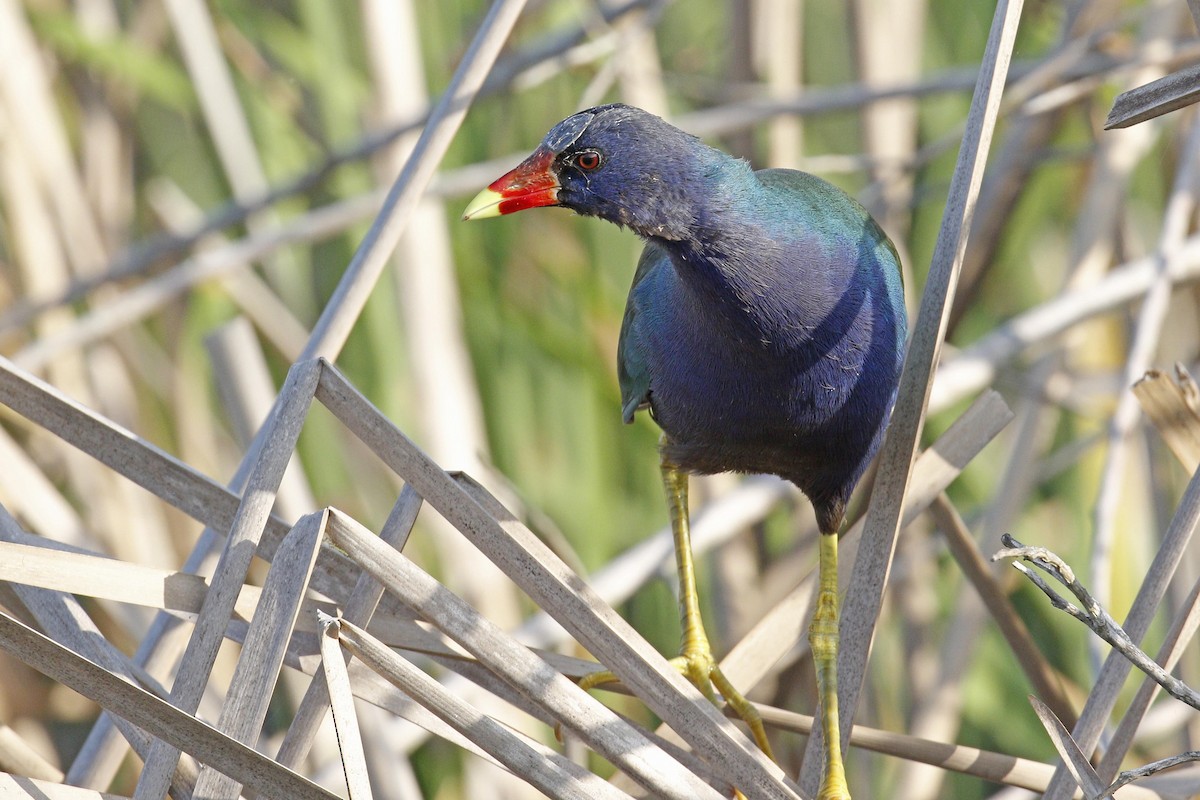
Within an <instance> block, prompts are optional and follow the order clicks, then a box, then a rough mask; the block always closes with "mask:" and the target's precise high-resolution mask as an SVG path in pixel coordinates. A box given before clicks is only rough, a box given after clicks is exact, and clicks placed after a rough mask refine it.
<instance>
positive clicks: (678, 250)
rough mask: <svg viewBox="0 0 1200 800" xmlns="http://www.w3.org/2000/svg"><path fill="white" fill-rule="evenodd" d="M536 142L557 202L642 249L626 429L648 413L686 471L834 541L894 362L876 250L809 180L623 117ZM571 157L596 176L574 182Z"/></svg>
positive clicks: (890, 264) (578, 175)
mask: <svg viewBox="0 0 1200 800" xmlns="http://www.w3.org/2000/svg"><path fill="white" fill-rule="evenodd" d="M564 129H565V130H567V131H569V134H568V135H563V133H562V131H563V130H564ZM556 138H557V139H558V140H560V141H558V142H555V141H554V140H555V139H556ZM568 138H569V140H570V141H569V143H568V144H567V145H566V146H565V147H563V146H562V143H561V140H562V139H568ZM547 140H548V142H553V143H554V145H555V146H556V147H557V148H561V149H558V152H557V155H556V164H557V170H558V181H559V184H560V186H561V188H560V189H559V190H558V197H557V202H558V204H559V205H563V206H566V207H568V208H572V209H574V210H576V211H578V212H579V213H581V214H588V215H592V216H600V217H603V218H605V219H608V220H610V221H613V222H616V223H618V224H622V225H625V226H628V227H630V228H631V229H633V230H634V231H636V232H637V233H638V234H640V235H641V236H642V237H644V238H645V239H646V240H647V244H646V248H645V250H644V252H643V254H642V258H641V260H640V262H639V264H638V268H637V271H636V273H635V275H634V279H633V286H632V288H631V290H630V293H629V301H628V305H627V307H626V311H625V320H624V324H623V326H622V331H621V339H620V343H619V348H618V373H619V375H620V379H621V394H622V405H623V413H624V416H625V419H626V421H629V420H631V419H632V416H633V412H634V410H635V409H637V408H642V407H647V406H648V407H649V408H650V410H651V413H652V414H653V416H654V419H655V420H656V421H657V422H658V424H659V425H660V426H661V427H662V429H663V431H664V432H665V433H666V434H667V437H666V441H665V443H664V455H665V456H666V457H667V458H668V459H670V460H671V461H673V462H674V463H676V464H677V465H678V466H680V467H682V468H684V469H686V470H688V471H692V472H702V473H711V472H725V471H739V472H766V473H773V474H776V475H780V476H782V477H784V478H787V479H789V480H791V481H793V482H795V483H796V484H797V485H798V486H799V487H800V488H801V489H802V490H803V491H804V492H805V494H807V495H808V496H809V498H810V499H811V500H812V502H813V504H814V506H815V507H816V509H817V513H818V515H819V516H820V517H821V519H820V522H821V528H822V530H824V531H826V532H829V531H836V530H837V527H838V525H839V524H840V521H841V516H842V512H843V510H844V507H845V502H846V500H847V499H848V497H849V495H850V492H851V490H852V489H853V488H854V485H855V483H856V482H857V481H858V479H859V478H860V477H861V476H862V473H863V470H864V469H865V467H866V465H867V463H868V462H869V461H870V459H871V457H872V456H873V455H874V453H875V451H876V449H877V448H878V445H879V441H880V438H881V435H882V431H883V428H884V426H885V424H886V421H887V418H888V414H889V413H890V410H891V406H892V402H893V400H894V399H895V387H896V383H897V380H898V378H899V374H900V365H901V360H902V357H903V349H904V341H905V335H906V331H907V324H906V319H905V313H904V301H903V290H902V287H901V283H900V269H899V259H898V257H897V255H896V251H895V248H894V247H893V246H892V244H891V242H890V241H888V238H887V236H886V235H885V234H884V233H883V231H882V230H880V228H879V226H878V225H876V224H875V222H874V220H872V219H871V217H870V216H869V215H868V214H867V212H866V211H865V210H864V209H863V208H862V206H860V205H859V204H858V203H856V202H855V201H854V200H853V199H851V198H850V197H849V196H848V195H846V193H845V192H843V191H842V190H840V189H838V188H836V187H835V186H833V185H831V184H829V183H827V182H825V181H823V180H821V179H820V178H817V177H814V176H812V175H808V174H806V173H803V172H797V171H794V170H783V169H771V170H760V171H757V172H755V171H752V170H751V169H750V167H749V166H748V165H747V164H746V163H745V162H743V161H740V160H738V159H734V158H732V157H731V156H728V155H726V154H725V153H722V152H720V151H718V150H715V149H713V148H710V147H707V146H706V145H704V144H702V143H701V142H699V141H698V140H697V139H695V138H694V137H692V136H689V135H688V134H685V133H683V132H682V131H679V130H678V129H676V128H674V127H672V126H670V125H668V124H667V123H665V122H664V121H662V120H661V119H659V118H658V117H655V116H653V115H651V114H648V113H646V112H644V111H641V110H639V109H635V108H631V107H628V106H621V105H613V106H603V107H600V108H597V109H592V110H590V111H586V112H582V113H581V114H577V115H575V116H573V117H570V118H568V120H566V121H564V122H563V123H560V125H559V126H557V127H556V128H555V129H554V131H552V132H551V134H550V135H549V136H548V137H547ZM581 152H586V153H591V152H595V153H597V154H599V156H600V160H601V163H600V164H599V165H598V166H596V167H594V168H592V169H590V170H589V169H583V168H581V167H580V166H579V165H577V164H575V163H574V162H573V159H572V157H573V156H574V155H577V154H578V153H581Z"/></svg>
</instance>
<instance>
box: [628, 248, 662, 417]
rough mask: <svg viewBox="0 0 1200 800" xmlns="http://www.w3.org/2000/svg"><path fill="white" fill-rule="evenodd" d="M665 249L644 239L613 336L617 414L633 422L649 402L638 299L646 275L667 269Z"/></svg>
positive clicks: (644, 286)
mask: <svg viewBox="0 0 1200 800" xmlns="http://www.w3.org/2000/svg"><path fill="white" fill-rule="evenodd" d="M669 268H670V259H669V257H668V256H667V252H666V251H665V250H663V249H662V248H661V247H659V246H658V245H656V244H654V243H652V242H651V243H648V244H647V245H646V247H645V249H643V250H642V256H641V258H639V259H638V265H637V270H636V271H635V272H634V273H633V285H632V286H630V287H629V298H628V300H626V302H625V317H624V319H623V320H622V321H621V337H620V339H618V340H617V380H618V381H619V383H620V385H621V418H622V419H624V420H625V422H626V423H630V422H633V415H634V414H635V413H636V412H637V411H639V410H640V409H643V408H646V407H648V406H649V405H650V371H649V365H648V363H647V361H646V356H645V349H644V348H645V346H646V345H645V343H644V342H645V340H644V334H643V332H642V329H641V325H640V324H639V318H638V313H639V301H640V299H641V292H640V291H639V289H641V290H643V291H644V290H645V289H646V288H647V287H648V286H649V284H647V283H646V282H645V281H646V278H647V277H648V276H649V275H651V274H652V273H653V272H655V271H656V270H659V269H669Z"/></svg>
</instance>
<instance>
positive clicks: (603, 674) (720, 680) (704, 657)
mask: <svg viewBox="0 0 1200 800" xmlns="http://www.w3.org/2000/svg"><path fill="white" fill-rule="evenodd" d="M669 663H670V664H671V666H673V667H674V668H675V669H677V670H679V673H680V674H681V675H683V677H685V678H687V679H688V680H689V681H691V683H692V685H693V686H695V687H696V688H697V689H699V690H700V693H701V694H703V695H704V696H705V697H707V698H708V699H709V701H711V702H712V704H713V705H719V702H718V700H717V694H716V693H717V692H719V693H720V694H721V696H722V697H724V698H725V702H726V703H728V704H729V707H730V708H732V709H733V711H734V713H736V714H737V715H738V717H739V718H741V720H742V721H743V722H745V723H746V725H747V726H748V727H749V728H750V734H751V735H752V736H753V737H754V743H755V744H757V745H758V749H760V750H762V751H763V753H764V754H765V755H766V756H767V758H769V759H771V760H772V761H774V760H775V754H774V753H773V752H771V742H770V741H769V740H768V739H767V729H766V726H765V725H763V721H762V715H761V714H759V713H758V709H757V708H755V707H754V704H753V703H751V702H750V701H749V700H747V699H746V697H745V695H743V694H742V693H741V692H739V691H738V690H737V688H736V687H735V686H734V685H733V684H732V683H731V682H730V681H729V679H728V678H727V677H725V673H724V672H722V671H721V668H720V667H719V666H718V665H717V661H716V659H715V658H713V655H712V651H704V650H685V651H684V652H683V653H682V654H680V655H679V656H677V657H675V658H672V659H671V660H670V662H669ZM619 681H620V678H618V677H617V676H616V675H615V674H614V673H612V672H609V671H608V670H601V671H599V672H593V673H591V674H590V675H585V676H584V677H583V678H581V679H580V680H579V688H581V689H583V690H584V691H585V692H586V691H589V690H591V689H595V688H596V687H598V686H603V685H605V684H608V683H617V682H619ZM714 690H715V691H714Z"/></svg>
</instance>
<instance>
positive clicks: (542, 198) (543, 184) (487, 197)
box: [463, 147, 560, 219]
mask: <svg viewBox="0 0 1200 800" xmlns="http://www.w3.org/2000/svg"><path fill="white" fill-rule="evenodd" d="M555 155H556V154H555V153H554V151H552V150H550V149H549V148H547V147H539V148H538V149H537V150H534V151H533V154H532V155H530V156H529V158H527V159H525V160H524V161H522V162H521V163H520V164H518V165H517V166H516V168H514V169H513V170H512V171H510V172H507V173H505V174H504V175H501V176H500V177H499V178H497V179H496V180H494V181H492V183H491V184H490V185H489V186H488V187H487V188H486V189H484V190H483V191H482V192H480V193H479V194H478V195H476V197H475V199H474V200H472V201H471V202H470V204H469V205H468V206H467V208H466V210H465V211H463V219H486V218H487V217H498V216H500V215H502V214H512V213H514V212H517V211H524V210H525V209H527V208H537V207H539V206H555V205H558V190H559V188H560V187H559V183H558V178H556V177H555V176H554V173H553V172H551V171H550V167H551V165H552V164H553V163H554V157H555Z"/></svg>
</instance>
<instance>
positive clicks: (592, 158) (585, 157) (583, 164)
mask: <svg viewBox="0 0 1200 800" xmlns="http://www.w3.org/2000/svg"><path fill="white" fill-rule="evenodd" d="M575 166H577V167H579V168H580V169H581V170H584V171H585V172H591V171H592V170H594V169H595V168H596V167H598V166H600V154H599V153H597V152H596V151H595V150H583V151H581V152H579V154H577V155H576V156H575Z"/></svg>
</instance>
